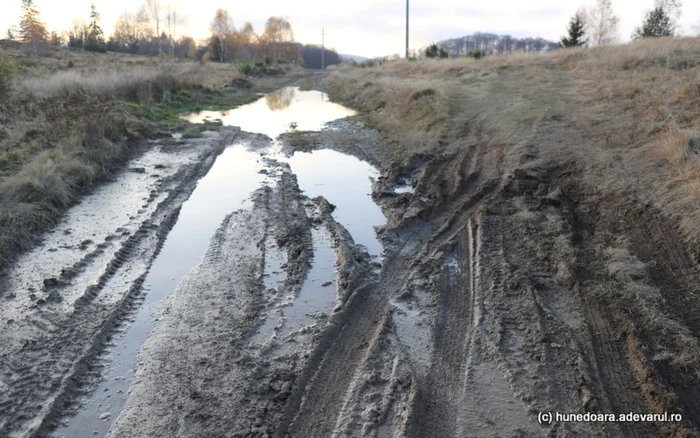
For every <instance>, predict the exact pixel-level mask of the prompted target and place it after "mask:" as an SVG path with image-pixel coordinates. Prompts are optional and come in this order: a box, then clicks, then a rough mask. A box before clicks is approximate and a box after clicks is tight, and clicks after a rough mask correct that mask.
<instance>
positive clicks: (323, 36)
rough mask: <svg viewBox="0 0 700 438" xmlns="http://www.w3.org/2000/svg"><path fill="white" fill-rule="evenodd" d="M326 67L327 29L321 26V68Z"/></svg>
mask: <svg viewBox="0 0 700 438" xmlns="http://www.w3.org/2000/svg"><path fill="white" fill-rule="evenodd" d="M325 68H326V30H325V29H324V28H321V70H325Z"/></svg>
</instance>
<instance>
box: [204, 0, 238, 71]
mask: <svg viewBox="0 0 700 438" xmlns="http://www.w3.org/2000/svg"><path fill="white" fill-rule="evenodd" d="M209 30H211V34H212V38H213V39H214V44H215V45H216V48H217V50H218V52H219V61H220V62H226V56H227V51H228V50H227V40H228V39H229V36H230V35H231V34H233V33H234V32H235V30H236V29H235V28H234V27H233V19H232V18H231V17H230V16H229V14H228V11H227V10H226V9H221V8H219V9H217V10H216V14H215V15H214V19H213V20H212V21H211V24H210V25H209Z"/></svg>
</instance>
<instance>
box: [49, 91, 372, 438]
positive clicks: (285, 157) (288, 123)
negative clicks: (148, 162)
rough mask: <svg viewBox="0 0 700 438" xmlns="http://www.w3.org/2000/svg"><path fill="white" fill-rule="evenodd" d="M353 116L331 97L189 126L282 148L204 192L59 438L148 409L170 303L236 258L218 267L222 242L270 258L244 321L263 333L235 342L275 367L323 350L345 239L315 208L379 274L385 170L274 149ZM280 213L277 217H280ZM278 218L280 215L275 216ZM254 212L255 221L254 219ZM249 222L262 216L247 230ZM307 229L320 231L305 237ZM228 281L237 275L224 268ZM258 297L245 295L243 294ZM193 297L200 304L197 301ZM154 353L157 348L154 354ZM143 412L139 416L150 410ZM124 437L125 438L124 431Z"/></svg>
mask: <svg viewBox="0 0 700 438" xmlns="http://www.w3.org/2000/svg"><path fill="white" fill-rule="evenodd" d="M352 114H353V112H352V111H351V110H348V109H346V108H344V107H342V106H340V105H337V104H334V103H331V102H328V100H327V98H326V97H325V95H324V94H323V93H320V92H317V91H300V90H299V89H298V88H294V87H288V88H284V89H281V90H278V91H276V92H274V93H270V94H268V95H266V96H264V97H262V98H261V99H260V100H258V101H256V102H254V103H252V104H249V105H245V106H242V107H240V108H237V109H235V110H230V111H225V112H217V113H211V112H203V113H198V114H192V115H188V116H185V117H186V118H187V119H189V120H190V121H192V122H198V121H203V120H205V119H220V120H221V121H222V123H223V124H224V125H228V126H238V127H240V128H241V129H242V130H243V131H246V132H251V133H257V134H263V135H265V136H267V137H269V139H272V140H266V139H264V138H254V140H252V141H234V142H233V144H231V145H230V146H228V147H227V148H226V149H225V150H224V152H223V153H221V155H219V156H218V158H217V159H216V161H215V163H214V164H213V166H212V167H211V169H210V170H209V171H208V173H207V174H206V175H205V176H204V177H203V178H202V179H201V180H200V181H199V182H198V184H197V186H196V188H195V189H194V191H193V192H192V195H191V196H190V197H189V199H188V200H187V201H186V202H185V203H184V204H183V205H182V208H181V210H180V212H179V215H178V217H177V221H176V222H175V224H174V226H173V228H172V230H171V231H170V233H169V234H168V236H167V239H166V240H165V242H164V244H163V247H162V250H161V251H160V253H159V254H158V256H157V257H156V258H155V259H154V261H153V263H152V265H151V267H150V269H149V271H148V274H147V275H146V277H145V280H144V282H143V284H144V290H145V291H146V293H145V295H144V297H143V298H142V303H141V304H140V305H139V306H138V307H137V309H136V310H135V311H133V312H131V314H129V316H128V317H127V320H126V321H125V323H124V324H122V326H121V327H120V328H119V329H118V330H117V332H116V333H115V334H114V336H113V337H112V339H111V341H110V343H109V344H108V347H107V349H106V351H105V352H104V353H103V354H102V355H101V356H100V358H99V360H98V364H97V365H98V367H99V369H101V372H100V375H101V378H100V379H99V381H98V382H97V383H96V385H94V389H92V390H91V392H90V393H89V394H88V396H87V397H86V398H85V399H84V400H82V402H81V404H80V408H79V409H77V413H76V414H75V415H71V416H67V417H65V418H64V420H63V422H62V424H61V426H60V427H59V428H58V429H57V430H56V431H55V435H56V436H66V437H73V436H94V435H98V436H105V435H107V434H109V432H110V429H112V427H113V424H114V422H115V420H117V418H118V417H119V415H120V413H121V412H122V409H123V408H124V405H125V403H127V399H129V397H133V398H135V399H138V397H139V394H140V393H139V392H138V391H139V389H138V384H139V383H140V382H141V380H142V378H144V379H146V380H148V369H146V370H145V371H144V373H145V374H144V375H145V377H142V376H141V374H140V373H139V369H140V367H141V366H142V365H143V362H144V360H145V361H146V362H148V360H149V354H151V353H149V351H150V348H155V349H156V350H157V349H158V348H160V347H158V345H160V344H162V343H163V342H166V343H167V342H170V341H162V342H161V341H150V342H147V340H148V339H149V338H150V337H151V336H152V335H153V333H158V332H159V328H160V324H161V323H162V322H161V321H162V319H163V314H162V312H163V311H162V307H163V305H164V304H163V303H164V302H165V303H167V305H166V314H167V313H168V312H173V309H176V308H178V304H177V301H178V300H179V298H178V297H177V294H176V296H175V297H172V298H170V299H169V296H170V295H171V294H172V293H173V290H176V289H178V287H180V288H184V287H186V285H187V283H188V280H187V279H185V280H184V283H185V285H184V286H183V285H182V284H180V283H181V281H183V277H185V276H187V275H188V273H191V272H192V271H193V269H194V273H191V274H189V275H190V277H196V276H197V272H203V271H205V270H206V269H207V266H209V265H210V264H211V263H218V264H225V262H222V261H221V258H222V257H227V256H223V255H216V256H213V255H212V254H213V253H214V252H216V248H212V245H213V246H214V247H217V246H218V245H223V244H221V241H225V242H228V241H238V239H239V238H240V236H234V235H229V234H227V233H234V234H236V233H239V234H240V233H244V234H246V233H247V234H248V236H246V238H250V239H253V236H259V239H258V240H257V241H254V244H255V246H256V247H258V248H260V254H259V257H260V260H261V262H260V264H259V268H255V267H253V265H251V266H250V269H251V270H253V271H255V270H259V272H258V274H259V275H258V276H257V277H256V278H254V279H253V280H251V281H255V283H256V284H257V285H258V286H259V289H261V290H260V291H257V289H255V290H256V291H257V292H255V293H256V294H258V293H259V295H256V297H257V298H258V299H257V301H256V299H252V300H251V301H250V302H249V303H248V302H247V301H246V302H247V303H248V304H247V305H249V306H250V307H249V308H248V311H246V312H247V313H246V312H243V313H241V314H237V318H241V319H246V318H248V317H251V318H253V317H254V318H253V319H254V321H252V322H251V323H250V324H247V325H244V326H240V327H238V328H239V329H240V331H241V333H238V334H235V335H232V336H233V337H234V338H235V337H238V336H242V335H246V336H248V337H249V341H250V345H253V346H254V348H257V347H256V346H260V348H261V350H260V352H259V353H256V354H264V355H268V357H269V358H271V359H273V360H274V359H278V360H279V359H280V358H285V357H287V356H286V355H288V354H290V353H293V354H300V351H301V350H299V348H298V345H302V344H304V343H307V344H308V343H309V342H311V341H310V339H311V338H309V337H308V336H307V335H306V334H307V333H310V332H312V331H313V330H318V326H319V324H323V323H324V322H325V321H327V319H328V318H329V316H330V315H331V314H332V313H333V311H334V308H335V307H336V306H337V305H338V293H337V288H338V284H337V283H338V271H337V255H336V249H337V245H338V236H337V235H335V234H334V231H333V229H332V227H330V226H329V223H328V220H326V221H325V222H324V221H323V220H322V219H319V217H320V215H321V213H320V211H321V210H320V209H319V205H321V204H319V203H318V202H317V201H316V200H314V198H317V197H323V198H324V199H325V200H327V201H328V202H329V203H330V205H332V209H333V213H332V219H329V220H331V221H337V223H338V224H340V225H342V226H343V227H345V228H346V229H347V230H348V231H349V233H350V235H351V236H352V238H354V240H355V243H357V244H359V245H361V246H358V247H357V248H358V250H359V251H363V250H366V251H367V252H368V254H369V257H371V260H372V261H373V262H375V265H376V262H380V261H381V255H382V246H381V244H380V243H379V242H378V240H377V236H376V233H375V228H374V227H376V226H381V225H382V224H383V223H384V220H385V219H384V216H383V214H382V212H381V210H380V208H379V207H378V206H377V205H376V204H374V202H373V201H372V198H371V191H372V181H373V180H374V179H376V178H377V177H378V175H379V174H378V171H377V170H376V169H375V168H374V167H373V166H371V165H370V164H368V163H366V162H363V161H361V160H359V159H357V158H356V157H353V156H350V155H347V154H344V153H341V152H338V151H335V150H329V149H322V148H321V149H319V150H314V151H311V152H290V151H289V150H285V148H284V147H283V146H282V144H281V143H280V142H278V141H277V140H274V139H276V138H277V137H278V136H279V135H280V134H282V133H285V132H289V131H294V130H300V131H318V130H320V129H322V128H323V125H324V123H326V122H329V121H332V120H335V119H338V118H342V117H346V116H349V115H352ZM290 181H291V182H290ZM288 186H289V187H288ZM285 191H291V192H290V193H292V195H285V194H284V193H283V192H285ZM285 196H291V197H292V198H293V199H288V198H285ZM277 198H280V199H277ZM317 199H320V198H317ZM324 202H325V201H324ZM275 203H277V204H275ZM285 203H296V204H298V211H296V212H295V215H294V216H293V217H291V218H290V219H287V217H286V216H285V215H286V214H287V213H285V212H284V211H283V210H285V209H286V208H290V209H292V207H291V206H289V205H285ZM272 204H275V205H276V207H275V206H273V207H270V206H269V205H272ZM263 205H267V206H268V207H267V209H265V208H263ZM275 208H276V209H277V211H272V210H275ZM241 209H243V210H241ZM246 210H251V211H252V212H251V213H244V211H246ZM261 211H265V213H260V212H261ZM271 211H272V213H271ZM245 215H250V216H248V218H247V220H242V219H241V218H242V217H243V216H245ZM297 220H298V221H299V224H300V225H299V228H298V229H297V228H293V227H292V228H291V229H290V231H285V233H286V234H285V237H284V239H291V240H292V241H296V240H299V242H298V244H296V246H294V248H295V250H298V253H297V254H296V256H295V254H290V251H291V249H290V248H291V247H292V246H293V245H292V244H289V243H287V244H285V241H284V239H281V238H280V235H281V234H282V231H280V230H281V229H282V228H285V227H287V225H288V224H289V223H291V222H294V223H296V222H295V221H297ZM258 221H260V222H259V223H258ZM278 222H280V223H278ZM305 227H306V228H308V229H307V230H304V228H305ZM234 229H235V231H232V230H234ZM285 229H286V228H285ZM258 233H259V234H258ZM294 233H297V234H299V235H298V236H295V235H294ZM287 234H288V236H287ZM306 234H308V236H307V237H303V236H306ZM256 238H257V237H256ZM243 240H245V239H243ZM240 245H241V246H240V252H241V254H245V253H246V251H248V249H245V247H246V246H248V247H249V246H250V245H247V244H244V243H241V244H240ZM235 249H236V250H238V249H239V248H235ZM255 251H257V250H253V253H249V254H247V256H246V257H247V258H248V261H247V262H248V263H253V261H254V260H256V257H257V256H256V254H257V253H256V252H255ZM212 257H214V258H215V259H216V261H215V262H212V260H211V258H212ZM304 257H307V259H308V260H306V259H304ZM302 259H304V260H305V261H304V263H306V264H307V266H304V263H302V261H301V260H302ZM369 260H370V259H369V258H368V261H369ZM232 263H233V262H232ZM236 263H238V262H236ZM241 263H243V262H241ZM297 265H299V266H300V268H299V269H298V270H297V271H298V272H297V271H292V270H291V268H290V266H297ZM236 266H239V265H236ZM195 267H196V269H195ZM220 269H223V270H225V269H227V268H226V267H225V266H220ZM229 269H232V271H235V269H233V268H229ZM295 269H296V268H295ZM297 274H298V276H297V277H295V275H297ZM232 275H235V274H232ZM209 277H211V276H209ZM293 277H294V278H293ZM224 283H225V282H223V281H222V282H220V283H219V285H221V284H224ZM178 285H180V286H178ZM258 286H256V288H257V287H258ZM212 287H219V286H217V285H214V286H212ZM221 287H224V286H221ZM226 287H228V286H226ZM231 287H234V288H235V287H236V286H235V285H234V286H231ZM246 287H247V286H243V285H242V286H241V289H245V288H246ZM224 288H225V287H224ZM232 293H235V292H232ZM193 296H194V297H195V298H193V299H197V296H196V294H193ZM248 298H250V297H248ZM207 299H218V297H217V298H207ZM195 307H196V305H195ZM242 307H243V308H246V307H245V305H244V306H242ZM212 312H214V311H212ZM166 316H167V315H166ZM183 318H184V317H183ZM201 318H214V319H216V317H215V316H213V315H201ZM166 320H167V321H168V322H166V323H165V324H172V318H171V319H170V320H168V319H167V318H166ZM164 330H165V329H164ZM205 336H207V335H206V334H205ZM305 336H306V337H305ZM156 338H157V339H161V338H163V336H160V337H159V336H156ZM163 339H165V338H163ZM159 342H160V344H159ZM144 343H148V344H149V346H150V347H149V349H147V350H146V351H145V352H144V351H143V350H142V347H143V345H144ZM154 345H155V347H154ZM140 352H141V354H140V355H139V353H140ZM180 353H181V354H185V355H186V354H189V353H186V352H182V351H181V352H180ZM153 356H157V353H153ZM144 358H145V359H144ZM147 368H148V367H147ZM171 377H172V378H173V379H178V378H181V377H179V376H171ZM132 385H134V386H136V387H137V391H136V393H132V391H131V390H130V388H131V387H132ZM142 386H143V385H142ZM134 403H136V404H138V400H137V401H136V402H134ZM132 404H133V403H132ZM118 429H119V428H118ZM116 433H117V435H119V433H120V432H119V430H117V432H116ZM124 436H126V435H124ZM144 436H145V435H144Z"/></svg>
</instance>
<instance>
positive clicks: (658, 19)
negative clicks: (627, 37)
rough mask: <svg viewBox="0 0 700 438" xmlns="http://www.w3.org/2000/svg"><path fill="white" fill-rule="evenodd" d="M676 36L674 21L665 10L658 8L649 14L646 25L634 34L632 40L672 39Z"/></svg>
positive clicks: (645, 19)
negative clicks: (671, 37)
mask: <svg viewBox="0 0 700 438" xmlns="http://www.w3.org/2000/svg"><path fill="white" fill-rule="evenodd" d="M673 34H674V25H673V20H672V19H671V17H670V16H669V15H668V13H667V12H666V11H665V10H664V8H662V7H660V6H657V7H656V8H654V9H652V10H651V11H649V12H647V14H646V17H645V18H644V23H642V25H641V27H638V28H637V29H636V30H635V31H634V33H633V34H632V39H635V40H641V39H644V38H655V37H670V36H673Z"/></svg>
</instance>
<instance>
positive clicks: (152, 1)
mask: <svg viewBox="0 0 700 438" xmlns="http://www.w3.org/2000/svg"><path fill="white" fill-rule="evenodd" d="M143 6H144V11H145V12H146V13H147V14H148V17H149V18H150V19H151V20H153V22H154V23H155V25H156V38H158V53H159V54H160V53H163V45H162V43H161V37H160V22H161V21H162V18H163V16H162V14H163V8H162V7H161V4H160V0H145V3H144V4H143Z"/></svg>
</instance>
